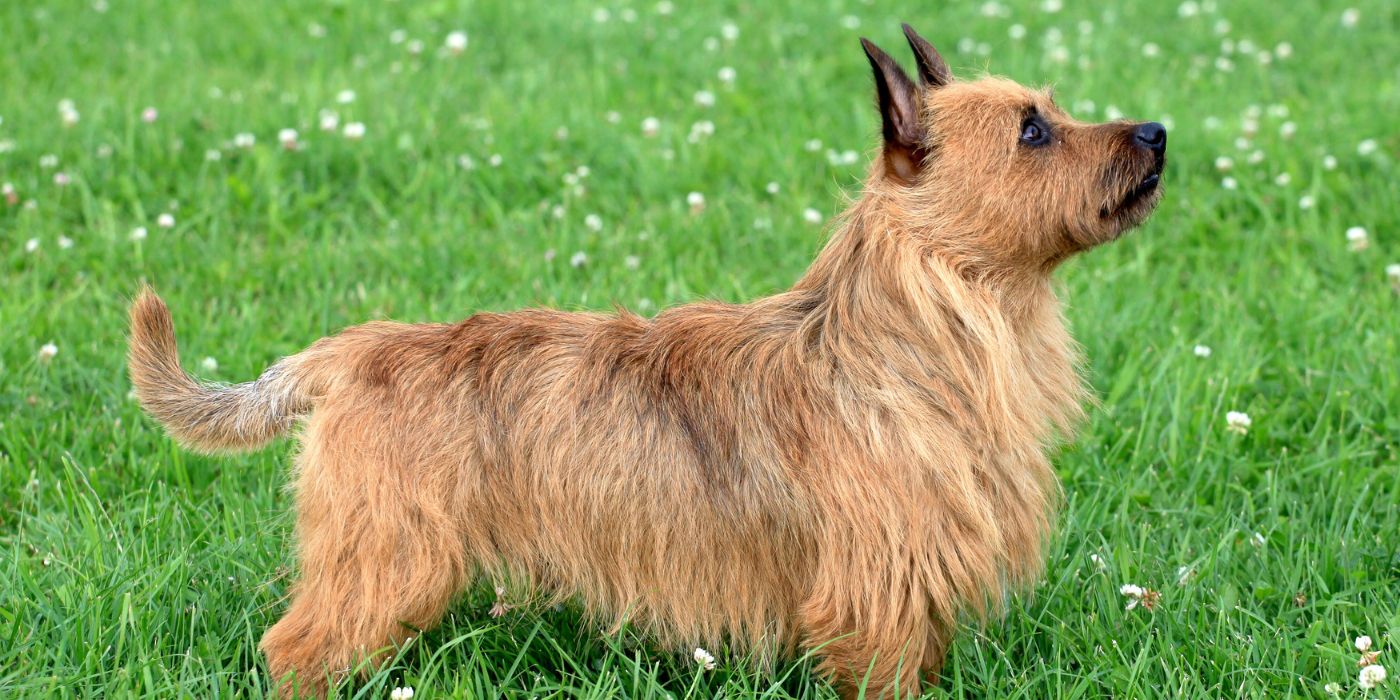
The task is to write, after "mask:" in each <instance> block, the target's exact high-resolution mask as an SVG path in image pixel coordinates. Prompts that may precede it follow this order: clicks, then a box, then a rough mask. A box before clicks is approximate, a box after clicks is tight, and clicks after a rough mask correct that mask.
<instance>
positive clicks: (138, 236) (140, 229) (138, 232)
mask: <svg viewBox="0 0 1400 700" xmlns="http://www.w3.org/2000/svg"><path fill="white" fill-rule="evenodd" d="M131 240H133V241H138V242H139V241H144V240H146V227H145V226H137V227H136V228H134V229H131Z"/></svg>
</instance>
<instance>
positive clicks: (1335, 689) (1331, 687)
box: [1322, 683, 1342, 695]
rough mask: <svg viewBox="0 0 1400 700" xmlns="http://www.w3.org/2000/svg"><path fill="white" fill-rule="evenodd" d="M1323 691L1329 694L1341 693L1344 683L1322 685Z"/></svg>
mask: <svg viewBox="0 0 1400 700" xmlns="http://www.w3.org/2000/svg"><path fill="white" fill-rule="evenodd" d="M1322 692H1324V693H1327V694H1328V695H1341V694H1342V684H1340V683H1328V684H1327V685H1324V686H1322Z"/></svg>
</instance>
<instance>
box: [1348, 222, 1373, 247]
mask: <svg viewBox="0 0 1400 700" xmlns="http://www.w3.org/2000/svg"><path fill="white" fill-rule="evenodd" d="M1346 235H1347V247H1349V248H1350V249H1352V250H1365V249H1366V248H1367V247H1368V246H1370V244H1371V242H1370V240H1369V239H1368V238H1367V236H1366V229H1364V228H1361V227H1360V226H1352V227H1351V228H1349V229H1347V234H1346Z"/></svg>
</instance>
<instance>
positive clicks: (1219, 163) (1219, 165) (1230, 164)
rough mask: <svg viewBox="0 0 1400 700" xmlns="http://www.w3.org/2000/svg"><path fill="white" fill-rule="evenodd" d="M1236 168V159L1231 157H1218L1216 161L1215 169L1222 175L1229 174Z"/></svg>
mask: <svg viewBox="0 0 1400 700" xmlns="http://www.w3.org/2000/svg"><path fill="white" fill-rule="evenodd" d="M1234 167H1235V159H1234V158H1231V157H1230V156H1217V157H1216V159H1215V169H1216V170H1218V171H1220V172H1222V173H1228V172H1230V170H1231V169H1232V168H1234Z"/></svg>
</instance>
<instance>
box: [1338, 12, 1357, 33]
mask: <svg viewBox="0 0 1400 700" xmlns="http://www.w3.org/2000/svg"><path fill="white" fill-rule="evenodd" d="M1339 21H1340V22H1341V23H1342V26H1343V27H1346V28H1348V29H1350V28H1352V27H1355V26H1356V24H1357V22H1360V21H1361V10H1358V9H1356V8H1355V7H1348V8H1347V9H1345V10H1342V16H1341V18H1340V20H1339Z"/></svg>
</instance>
